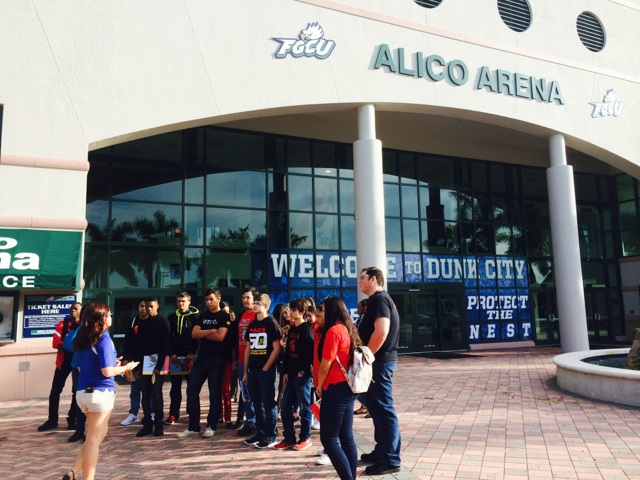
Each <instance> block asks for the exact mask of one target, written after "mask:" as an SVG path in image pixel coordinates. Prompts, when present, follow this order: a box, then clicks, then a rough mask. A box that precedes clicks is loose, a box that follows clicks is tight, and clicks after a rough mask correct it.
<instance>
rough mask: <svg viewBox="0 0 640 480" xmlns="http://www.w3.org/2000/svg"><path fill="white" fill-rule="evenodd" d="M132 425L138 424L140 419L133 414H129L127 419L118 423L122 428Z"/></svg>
mask: <svg viewBox="0 0 640 480" xmlns="http://www.w3.org/2000/svg"><path fill="white" fill-rule="evenodd" d="M134 423H140V419H139V418H138V416H137V415H134V414H133V413H130V414H129V416H128V417H127V418H125V419H124V420H122V421H121V422H120V425H123V426H125V427H126V426H127V425H132V424H134Z"/></svg>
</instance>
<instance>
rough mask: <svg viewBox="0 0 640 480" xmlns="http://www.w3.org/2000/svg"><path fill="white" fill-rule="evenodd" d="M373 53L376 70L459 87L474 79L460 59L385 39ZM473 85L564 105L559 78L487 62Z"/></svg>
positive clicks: (491, 90) (475, 87)
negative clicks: (395, 44) (406, 48)
mask: <svg viewBox="0 0 640 480" xmlns="http://www.w3.org/2000/svg"><path fill="white" fill-rule="evenodd" d="M374 55H375V63H374V66H373V68H374V69H376V70H377V69H384V70H387V71H388V72H390V73H395V74H398V75H406V76H409V77H417V78H426V79H429V80H431V81H433V82H441V81H443V80H447V81H449V82H450V83H451V84H452V85H454V86H457V87H461V86H463V85H466V84H467V83H469V81H470V80H471V71H470V70H469V67H468V66H467V64H466V63H465V62H464V61H462V60H460V59H452V60H447V59H445V58H443V57H442V56H440V55H436V54H425V53H423V52H413V53H407V52H405V51H404V48H397V49H396V50H395V52H392V50H391V49H390V48H389V45H387V44H386V43H383V44H382V45H380V46H379V47H378V51H377V52H375V54H374ZM473 88H474V89H475V90H485V91H488V92H492V93H499V94H503V95H508V96H511V97H518V98H525V99H529V100H535V101H539V102H546V103H556V104H559V105H564V97H563V95H562V91H561V89H560V84H559V83H558V82H556V81H554V80H547V79H544V78H537V77H534V76H532V75H528V74H524V73H519V72H510V71H508V70H504V69H501V68H497V69H492V68H490V67H489V66H486V65H482V66H480V67H479V68H478V70H477V73H476V74H475V78H474V79H473Z"/></svg>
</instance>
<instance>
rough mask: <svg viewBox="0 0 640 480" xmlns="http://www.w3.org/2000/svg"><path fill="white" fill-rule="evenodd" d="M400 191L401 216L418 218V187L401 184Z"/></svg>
mask: <svg viewBox="0 0 640 480" xmlns="http://www.w3.org/2000/svg"><path fill="white" fill-rule="evenodd" d="M401 192H402V216H403V217H405V218H406V217H410V218H418V189H417V188H416V187H409V186H407V185H403V186H402V187H401Z"/></svg>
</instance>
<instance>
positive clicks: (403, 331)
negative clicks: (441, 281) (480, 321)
mask: <svg viewBox="0 0 640 480" xmlns="http://www.w3.org/2000/svg"><path fill="white" fill-rule="evenodd" d="M389 294H390V295H391V297H392V298H393V300H394V301H395V303H396V307H397V308H398V313H399V314H400V345H399V352H400V353H410V352H429V351H436V352H437V351H447V350H466V349H468V347H469V341H468V339H467V338H466V332H467V328H466V319H465V316H464V301H463V292H462V290H461V289H460V290H458V289H451V288H432V287H429V288H422V289H408V290H404V291H403V290H400V289H394V290H392V291H390V292H389Z"/></svg>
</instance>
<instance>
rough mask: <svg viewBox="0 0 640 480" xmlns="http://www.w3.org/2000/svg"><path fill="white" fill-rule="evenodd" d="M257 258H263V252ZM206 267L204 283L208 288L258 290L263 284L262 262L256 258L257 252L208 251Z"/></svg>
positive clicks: (263, 270)
mask: <svg viewBox="0 0 640 480" xmlns="http://www.w3.org/2000/svg"><path fill="white" fill-rule="evenodd" d="M259 256H261V257H263V258H264V257H265V255H264V252H260V254H259ZM206 265H207V268H206V272H207V273H206V278H205V283H206V285H208V286H215V287H218V288H234V287H235V288H239V287H243V286H245V285H254V286H256V288H259V285H260V284H264V280H263V279H262V276H263V275H264V272H265V269H264V260H260V259H259V258H258V255H257V252H254V253H249V252H237V251H225V250H208V251H207V261H206Z"/></svg>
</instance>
